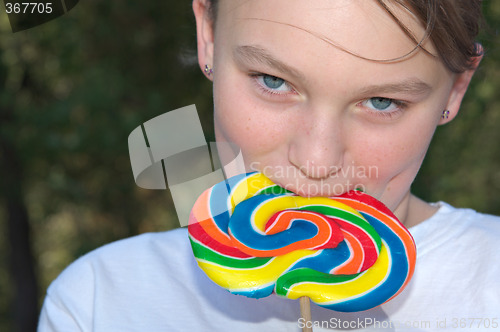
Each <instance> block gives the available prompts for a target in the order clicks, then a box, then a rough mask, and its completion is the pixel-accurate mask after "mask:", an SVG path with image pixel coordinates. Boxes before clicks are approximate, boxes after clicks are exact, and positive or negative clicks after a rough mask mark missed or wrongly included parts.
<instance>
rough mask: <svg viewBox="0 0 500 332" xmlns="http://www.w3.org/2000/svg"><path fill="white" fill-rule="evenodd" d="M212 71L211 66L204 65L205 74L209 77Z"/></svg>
mask: <svg viewBox="0 0 500 332" xmlns="http://www.w3.org/2000/svg"><path fill="white" fill-rule="evenodd" d="M213 73H214V71H213V70H212V67H210V66H209V65H205V74H207V76H209V77H210V76H212V74H213Z"/></svg>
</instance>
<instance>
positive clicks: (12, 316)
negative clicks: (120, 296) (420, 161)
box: [0, 0, 500, 331]
mask: <svg viewBox="0 0 500 332" xmlns="http://www.w3.org/2000/svg"><path fill="white" fill-rule="evenodd" d="M2 10H3V7H2ZM484 12H485V15H486V21H487V23H486V24H487V26H486V28H485V31H484V33H483V34H482V35H481V38H480V41H481V42H482V43H483V45H484V46H485V49H486V56H485V59H484V60H483V63H482V64H481V68H480V70H479V71H478V72H477V74H476V76H475V77H474V80H473V83H472V86H471V87H470V90H469V92H468V95H467V97H466V100H465V101H464V103H463V106H462V112H461V114H460V115H459V117H458V118H457V119H456V120H454V121H453V122H452V123H450V124H449V125H446V126H443V127H440V128H438V131H437V133H436V136H435V138H434V142H433V144H432V145H431V149H430V151H429V154H428V157H427V159H426V161H425V162H424V165H423V167H422V170H421V172H420V174H419V176H418V178H417V181H416V182H415V184H414V187H413V190H414V192H415V193H416V194H417V195H419V196H420V197H422V198H424V199H425V200H427V201H438V200H445V201H447V202H449V203H451V204H453V205H455V206H461V207H471V208H474V209H477V210H479V211H482V212H486V213H492V214H497V215H500V154H499V148H500V144H499V142H500V37H499V29H500V1H496V0H485V1H484ZM195 48H196V43H195V28H194V19H193V18H192V14H191V1H189V0H185V1H172V2H168V4H167V1H131V0H130V1H129V0H115V1H91V0H88V1H84V2H82V3H79V4H78V5H77V6H76V7H75V8H74V9H73V10H71V11H70V12H69V13H68V14H66V15H64V16H62V17H60V18H58V19H56V20H53V21H51V22H48V23H46V24H43V25H40V26H38V27H35V28H32V29H29V30H25V31H21V32H17V33H12V30H11V28H10V26H9V21H8V18H7V15H6V14H5V13H4V12H3V11H2V12H0V171H1V173H0V331H34V330H35V326H36V321H37V316H38V312H39V310H40V306H41V303H42V301H43V297H44V294H45V291H46V288H47V287H48V285H49V284H50V282H51V281H52V280H53V279H54V278H55V277H56V276H57V275H58V274H59V273H60V272H61V271H62V270H63V269H64V268H65V267H66V266H67V265H68V264H69V263H70V262H72V261H74V260H75V259H76V258H78V257H79V256H81V255H83V254H85V253H87V252H89V251H90V250H92V249H95V248H97V247H99V246H101V245H103V244H105V243H109V242H111V241H115V240H118V239H122V238H125V237H129V236H133V235H137V234H140V233H144V232H157V231H165V230H168V229H171V228H174V227H178V225H179V224H178V221H177V219H176V218H177V217H176V216H175V213H174V208H173V204H172V201H171V196H170V193H169V192H168V191H166V190H164V191H153V190H144V189H141V188H138V187H137V186H136V185H135V183H134V180H133V176H132V171H131V167H130V160H129V155H128V147H127V138H128V135H129V134H130V132H131V131H132V130H133V129H135V128H136V127H137V126H139V125H140V124H142V123H143V122H145V121H147V120H149V119H151V118H153V117H155V116H157V115H160V114H163V113H164V112H167V111H170V110H174V109H177V108H180V107H183V106H186V105H190V104H196V106H197V108H198V112H199V113H200V117H201V118H202V122H203V127H204V130H205V134H206V137H207V141H213V140H214V138H213V132H212V126H213V122H212V118H211V111H212V99H211V84H210V82H209V81H208V80H206V79H205V78H204V76H203V75H202V73H201V72H200V70H199V69H198V67H197V66H195V65H188V64H186V63H187V62H189V59H192V58H193V57H194V55H195Z"/></svg>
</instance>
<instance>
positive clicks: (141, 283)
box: [40, 229, 196, 331]
mask: <svg viewBox="0 0 500 332" xmlns="http://www.w3.org/2000/svg"><path fill="white" fill-rule="evenodd" d="M195 264H196V263H195V260H194V258H193V257H192V253H191V248H190V244H189V240H188V235H187V229H176V230H172V231H168V232H162V233H147V234H143V235H138V236H135V237H131V238H127V239H124V240H120V241H116V242H113V243H110V244H108V245H105V246H103V247H101V248H98V249H96V250H94V251H92V252H90V253H88V254H86V255H84V256H82V257H80V258H79V259H77V260H76V261H75V262H73V263H72V264H71V265H69V266H68V267H67V268H66V269H65V270H64V271H63V272H62V273H61V274H60V275H59V276H58V277H57V278H56V280H54V281H53V282H52V284H51V285H50V286H49V288H48V289H47V294H46V298H45V301H44V305H43V308H42V312H41V315H40V330H41V331H52V330H54V331H55V330H57V331H59V330H61V331H62V330H74V329H77V328H79V329H81V330H89V329H91V327H92V326H94V325H95V322H96V318H98V317H99V315H103V312H104V311H102V310H101V309H103V308H106V310H105V312H106V315H107V316H109V317H114V314H113V312H114V311H116V313H115V314H116V317H119V316H120V315H123V313H124V312H126V311H127V310H129V311H127V314H128V315H132V313H133V312H137V311H139V310H140V308H148V306H147V305H146V303H143V302H144V301H145V300H146V299H148V301H152V302H154V301H155V299H156V300H158V299H157V298H158V297H160V296H162V297H163V298H168V294H166V293H165V292H166V291H164V293H165V294H164V293H162V292H159V291H158V289H160V290H162V289H165V290H170V291H172V290H173V289H174V290H175V288H176V285H179V284H180V283H181V282H183V281H184V280H186V279H189V275H191V274H192V271H193V269H194V267H195ZM173 271H175V273H172V272H173ZM125 303H127V305H125ZM149 314H151V310H150V311H149ZM109 317H106V318H102V319H100V320H99V321H103V322H104V323H105V324H107V322H110V319H111V318H109ZM51 326H57V329H56V328H54V329H50V328H49V327H51Z"/></svg>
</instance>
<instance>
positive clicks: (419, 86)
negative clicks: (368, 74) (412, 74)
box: [361, 78, 432, 96]
mask: <svg viewBox="0 0 500 332" xmlns="http://www.w3.org/2000/svg"><path fill="white" fill-rule="evenodd" d="M431 90H432V87H431V86H430V85H429V84H427V83H425V82H423V81H421V80H420V79H418V78H410V79H407V80H404V81H402V82H398V83H388V84H381V85H370V86H367V87H365V88H363V89H361V94H363V95H369V96H373V95H378V94H391V93H406V94H411V95H425V94H428V93H429V92H430V91H431Z"/></svg>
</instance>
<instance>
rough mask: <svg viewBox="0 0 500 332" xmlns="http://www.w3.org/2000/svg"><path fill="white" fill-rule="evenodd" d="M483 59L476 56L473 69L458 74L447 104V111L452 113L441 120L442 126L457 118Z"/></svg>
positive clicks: (480, 56) (481, 56)
mask: <svg viewBox="0 0 500 332" xmlns="http://www.w3.org/2000/svg"><path fill="white" fill-rule="evenodd" d="M482 58H483V55H478V56H476V57H475V58H474V60H473V68H472V69H469V70H467V71H465V72H463V73H460V74H456V76H455V78H454V83H453V86H452V88H451V92H450V97H449V98H448V103H447V104H446V109H447V110H449V111H450V114H449V116H448V117H447V118H446V119H443V118H441V120H440V121H439V124H440V125H442V124H445V123H448V122H450V121H451V120H453V119H454V118H455V116H457V114H458V111H459V109H460V105H461V104H462V100H463V99H464V95H465V92H466V91H467V88H468V87H469V84H470V81H471V79H472V76H473V75H474V73H475V72H476V69H477V67H478V66H479V63H480V62H481V60H482Z"/></svg>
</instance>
